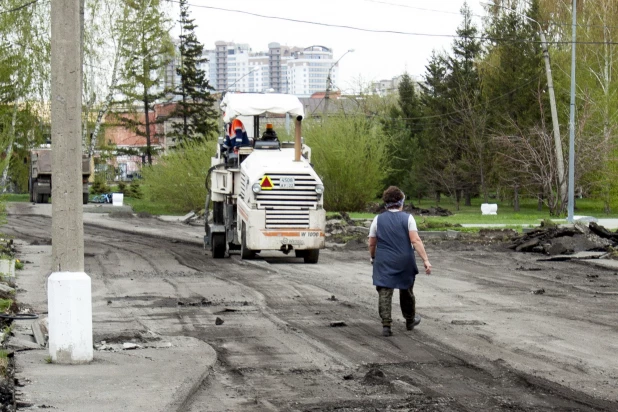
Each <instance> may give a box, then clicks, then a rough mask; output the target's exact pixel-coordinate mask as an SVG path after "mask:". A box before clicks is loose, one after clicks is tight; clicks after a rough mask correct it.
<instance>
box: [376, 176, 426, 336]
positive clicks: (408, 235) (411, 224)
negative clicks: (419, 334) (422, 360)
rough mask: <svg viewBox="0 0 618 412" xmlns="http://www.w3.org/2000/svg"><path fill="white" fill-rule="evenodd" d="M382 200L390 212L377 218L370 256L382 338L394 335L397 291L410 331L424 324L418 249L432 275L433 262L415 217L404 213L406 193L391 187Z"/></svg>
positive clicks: (387, 211) (407, 327)
mask: <svg viewBox="0 0 618 412" xmlns="http://www.w3.org/2000/svg"><path fill="white" fill-rule="evenodd" d="M382 200H383V201H384V203H385V204H386V211H385V212H384V213H382V214H381V215H378V216H376V217H375V219H374V220H373V222H372V224H371V227H370V229H369V254H370V261H371V263H372V264H373V284H374V285H375V286H376V289H377V291H378V296H379V299H378V301H379V303H378V311H379V314H380V318H382V335H383V336H391V335H392V332H391V324H392V322H393V319H392V317H391V306H392V299H393V291H394V290H395V289H399V304H400V306H401V312H402V314H403V317H404V318H405V320H406V329H407V330H412V329H414V327H415V326H416V325H418V324H419V323H420V321H421V318H420V316H418V315H417V314H416V300H415V298H414V292H413V290H412V288H413V287H414V280H415V278H416V275H417V274H418V268H417V266H416V258H415V256H414V250H416V251H417V252H418V254H419V255H420V257H421V258H422V259H423V264H424V266H425V273H426V274H428V275H429V274H431V263H429V259H428V258H427V253H426V252H425V247H424V245H423V242H422V241H421V238H420V237H419V236H418V229H417V228H416V222H415V220H414V217H412V215H410V214H408V213H406V212H403V211H402V210H403V202H404V200H405V196H404V194H403V192H402V191H401V190H399V188H397V187H395V186H391V187H389V188H388V189H386V190H385V191H384V194H383V196H382ZM412 245H413V246H414V247H413V246H412Z"/></svg>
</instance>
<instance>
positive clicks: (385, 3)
mask: <svg viewBox="0 0 618 412" xmlns="http://www.w3.org/2000/svg"><path fill="white" fill-rule="evenodd" d="M363 1H366V2H368V3H377V4H384V5H387V6H393V7H403V8H406V9H413V10H422V11H431V12H435V13H444V14H455V15H458V16H460V15H461V13H459V12H456V11H446V10H436V9H427V8H425V7H416V6H408V5H407V4H396V3H388V2H386V1H379V0H363ZM472 16H476V17H483V16H480V15H478V14H472Z"/></svg>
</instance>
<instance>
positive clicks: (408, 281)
mask: <svg viewBox="0 0 618 412" xmlns="http://www.w3.org/2000/svg"><path fill="white" fill-rule="evenodd" d="M409 216H410V215H409V214H408V213H405V212H389V211H387V212H384V213H382V214H381V215H380V216H378V230H377V233H376V235H377V242H378V244H377V249H376V257H375V260H374V262H373V284H374V285H375V286H382V287H385V288H391V289H408V288H410V287H411V286H412V285H414V279H415V277H416V274H417V273H418V268H417V266H416V258H415V257H414V249H413V248H412V245H411V243H410V233H409V231H408V219H409Z"/></svg>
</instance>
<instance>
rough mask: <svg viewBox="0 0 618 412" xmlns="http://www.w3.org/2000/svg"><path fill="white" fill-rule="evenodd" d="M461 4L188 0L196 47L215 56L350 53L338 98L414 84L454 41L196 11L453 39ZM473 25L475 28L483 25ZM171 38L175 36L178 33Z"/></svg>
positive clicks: (478, 9)
mask: <svg viewBox="0 0 618 412" xmlns="http://www.w3.org/2000/svg"><path fill="white" fill-rule="evenodd" d="M463 3H464V0H305V1H297V0H225V1H222V0H189V4H191V5H194V6H191V7H190V11H191V15H192V17H194V18H195V23H196V24H197V25H198V28H197V36H198V39H199V40H200V41H201V42H202V43H204V45H205V47H206V48H208V49H213V48H214V43H215V41H218V40H223V41H233V42H236V43H248V44H249V45H250V47H251V48H252V49H253V51H266V50H268V43H270V42H278V43H281V44H282V45H288V46H298V47H308V46H312V45H322V46H326V47H330V48H332V49H333V51H334V56H335V59H338V58H339V57H340V56H342V55H343V54H344V53H345V52H346V51H347V50H349V49H354V50H355V51H354V52H353V53H349V54H348V55H346V56H345V57H344V58H343V59H342V60H341V62H340V63H339V72H340V76H339V78H340V80H339V84H338V85H337V86H338V87H339V88H340V89H342V90H344V91H351V90H352V89H356V88H357V87H355V86H356V85H357V84H358V83H359V81H361V82H362V83H368V82H371V81H376V80H381V79H389V78H392V77H393V76H397V75H400V74H402V73H403V72H404V71H407V72H408V73H409V74H411V75H413V76H415V77H419V78H420V75H421V74H422V73H423V72H424V70H425V65H426V63H427V59H428V58H429V56H430V55H431V51H432V50H433V49H437V50H442V49H449V47H450V45H451V43H452V41H453V39H452V38H449V37H428V36H409V35H401V34H387V33H369V32H362V31H357V30H350V29H344V28H334V27H326V26H319V25H312V24H304V23H297V22H289V21H282V20H273V19H266V18H261V17H256V16H249V15H245V14H240V13H233V12H228V11H221V10H213V9H207V8H202V7H196V6H212V7H220V8H225V9H236V10H242V11H247V12H252V13H257V14H262V15H268V16H276V17H283V18H291V19H298V20H306V21H312V22H319V23H327V24H337V25H346V26H354V27H359V28H365V29H374V30H393V31H404V32H413V33H427V34H445V35H453V34H455V30H456V29H457V26H458V25H459V24H460V22H461V16H460V15H459V10H460V9H461V6H462V5H463ZM397 4H399V5H403V6H404V7H401V6H397ZM468 4H469V5H470V7H471V8H472V11H473V13H475V14H478V15H481V14H483V6H482V5H481V3H480V1H479V0H470V1H468ZM173 8H174V16H175V17H176V18H177V15H178V4H175V3H174V4H173ZM422 9H426V10H422ZM474 20H475V22H476V23H477V24H478V25H479V27H480V25H481V19H480V18H479V17H475V18H474ZM173 34H174V35H175V36H177V35H178V31H174V33H173Z"/></svg>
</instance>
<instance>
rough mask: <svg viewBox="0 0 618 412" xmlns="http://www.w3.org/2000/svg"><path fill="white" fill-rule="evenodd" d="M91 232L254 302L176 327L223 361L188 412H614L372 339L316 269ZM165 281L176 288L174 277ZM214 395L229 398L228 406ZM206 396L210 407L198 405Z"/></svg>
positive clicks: (540, 385) (546, 385) (430, 349)
mask: <svg viewBox="0 0 618 412" xmlns="http://www.w3.org/2000/svg"><path fill="white" fill-rule="evenodd" d="M36 223H37V222H31V224H32V226H33V227H32V229H33V230H39V231H40V228H37V227H35V226H36ZM39 223H41V222H39ZM87 232H89V231H88V230H87ZM97 232H98V233H97V235H96V236H99V237H104V238H111V239H114V240H116V241H117V242H119V243H115V244H114V247H117V248H125V247H128V246H129V245H136V244H140V245H141V247H143V248H144V250H140V251H139V253H138V254H143V255H146V256H150V255H151V254H157V253H158V251H160V250H161V249H166V250H167V251H168V252H169V253H170V254H172V255H173V256H174V258H175V259H176V261H177V262H178V263H180V264H181V265H184V266H186V267H190V268H193V269H194V270H196V272H197V273H199V274H200V276H203V278H204V281H207V280H208V278H215V279H217V280H218V281H220V282H228V283H230V284H231V285H234V286H236V287H238V288H240V290H248V291H251V293H252V295H254V296H257V298H256V299H255V306H256V308H257V311H256V312H250V311H247V312H243V311H242V310H239V309H236V308H233V310H234V311H232V312H230V313H229V314H228V315H227V319H228V320H227V321H226V325H227V324H228V323H229V324H230V327H229V328H228V327H227V326H226V327H219V328H217V327H215V326H214V325H212V324H206V323H203V324H201V325H198V326H200V327H199V328H194V330H192V331H187V330H185V329H184V328H183V330H182V332H183V333H191V334H193V335H194V336H196V337H199V338H201V339H203V340H204V341H206V342H208V343H211V344H212V345H213V346H215V347H216V348H217V350H218V352H219V355H220V356H221V359H220V364H219V365H218V366H217V368H218V369H217V372H218V373H216V374H215V375H214V376H212V377H211V378H210V379H211V380H210V381H208V382H205V383H204V385H202V388H201V391H200V393H198V394H196V395H195V397H194V403H193V405H192V407H191V408H190V410H221V409H217V408H218V406H217V405H219V406H222V407H223V408H228V409H229V410H238V411H244V410H246V411H249V410H256V409H265V410H268V409H270V410H277V409H280V410H295V409H298V410H334V409H338V410H346V408H355V410H375V409H376V408H378V409H384V408H387V407H391V408H392V407H397V408H407V409H412V408H423V409H424V410H458V411H459V410H474V411H477V410H487V411H489V410H492V411H493V410H611V409H612V408H613V407H614V406H615V404H610V403H605V402H603V401H599V400H596V399H592V398H589V397H586V396H585V395H582V394H580V393H577V392H573V391H569V390H567V389H565V388H562V387H559V386H558V385H555V384H552V383H550V382H547V381H544V380H542V379H538V378H532V377H529V376H526V375H523V374H519V373H516V372H514V371H512V370H510V369H509V367H508V365H501V364H500V363H496V364H494V365H490V366H487V367H485V368H478V367H476V366H474V365H472V364H470V363H468V362H467V361H463V359H464V358H463V357H457V356H453V355H452V353H451V352H452V351H448V350H445V349H444V348H443V345H442V344H440V343H439V342H427V341H423V340H421V339H425V338H426V336H423V335H422V334H420V335H418V337H416V336H415V335H408V334H400V335H398V336H397V337H393V338H391V339H389V340H385V339H383V338H380V337H378V336H376V330H375V316H373V314H371V315H370V314H369V313H368V309H367V307H365V305H363V304H361V305H359V304H354V305H351V306H346V305H344V304H342V303H345V302H337V301H333V302H330V301H326V300H325V299H324V296H325V295H329V294H330V292H329V289H330V284H329V282H324V280H319V279H313V278H311V277H308V276H307V272H313V273H317V272H319V271H320V270H321V269H322V268H320V266H319V265H318V266H316V267H311V268H310V269H309V270H303V269H306V268H303V267H302V266H300V267H293V265H287V264H283V265H276V266H277V267H276V271H271V270H269V266H264V267H263V268H262V269H257V270H256V268H255V267H251V268H250V269H249V268H248V267H247V266H246V265H243V264H242V262H238V261H236V259H230V260H227V259H226V260H222V261H213V260H212V259H209V258H205V257H204V255H203V252H202V251H201V250H199V248H197V247H188V246H187V245H183V246H182V247H181V246H179V245H175V244H170V243H169V242H165V241H163V240H161V239H148V238H145V237H144V236H139V235H135V236H132V235H127V234H123V235H122V236H120V235H118V234H117V233H114V232H113V231H110V233H106V232H105V231H102V230H101V229H97ZM88 241H89V242H90V241H91V240H90V239H89V240H88ZM93 242H95V244H96V242H97V240H96V239H95V240H94V241H93ZM105 243H107V246H108V247H109V243H108V242H107V241H106V242H105ZM161 259H163V257H161ZM153 262H154V267H153V268H151V269H153V270H152V271H153V272H155V273H156V264H157V261H153ZM100 263H104V262H100ZM149 266H153V264H152V263H151V264H150V265H149ZM273 266H274V265H273ZM256 272H257V273H256ZM303 272H304V273H303ZM303 276H305V278H304V279H303ZM172 282H173V283H176V284H177V282H179V279H174V280H173V281H172ZM307 285H309V286H311V287H309V288H308V287H307ZM178 290H179V289H178V288H177V289H176V291H178ZM177 293H179V292H177ZM247 293H248V292H247ZM176 312H178V311H176ZM332 316H339V317H341V318H344V319H351V321H350V325H349V326H348V327H346V328H341V329H336V328H329V327H328V325H327V323H326V322H327V320H328V319H329V318H330V317H332ZM192 320H193V321H195V320H196V318H195V317H194V318H192ZM262 328H263V329H262ZM265 333H266V335H268V334H270V335H271V336H264V334H265ZM193 335H192V336H193ZM309 342H315V343H313V344H310V343H309ZM386 342H387V343H386ZM385 343H386V344H385ZM371 369H379V370H380V371H381V373H382V374H383V375H384V379H383V380H380V379H378V380H377V381H375V382H372V383H368V382H367V381H366V379H365V378H364V375H365V373H366V372H367V371H369V370H371ZM344 374H347V375H346V376H349V375H352V379H349V380H344V379H342V376H343V375H344ZM397 378H398V379H399V380H401V381H404V382H407V383H408V384H409V385H411V387H412V388H417V389H419V390H420V391H419V392H418V393H406V394H402V393H392V392H393V391H394V390H395V389H394V387H393V385H392V384H391V383H390V382H392V381H394V380H396V379H397ZM221 391H230V392H232V393H233V394H234V395H233V396H234V398H231V397H229V396H224V395H223V394H222V393H220V392H221ZM213 396H214V399H217V401H218V404H212V403H211V404H207V403H205V402H207V401H208V400H209V397H210V400H213ZM358 398H361V399H362V400H361V401H359V400H358ZM209 405H210V406H209ZM208 408H212V409H208Z"/></svg>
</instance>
